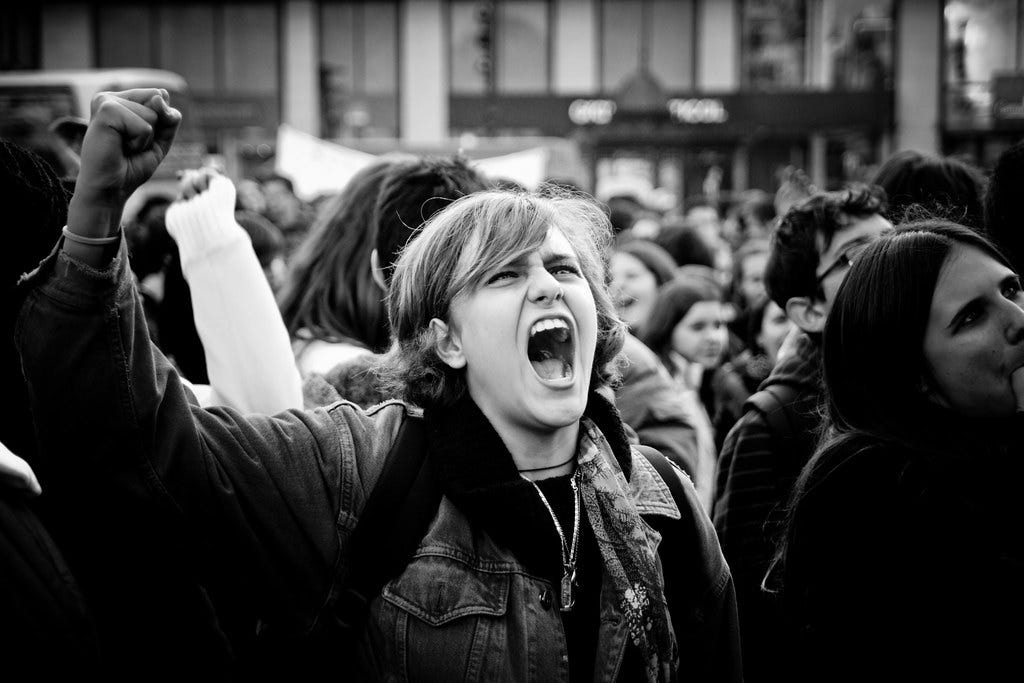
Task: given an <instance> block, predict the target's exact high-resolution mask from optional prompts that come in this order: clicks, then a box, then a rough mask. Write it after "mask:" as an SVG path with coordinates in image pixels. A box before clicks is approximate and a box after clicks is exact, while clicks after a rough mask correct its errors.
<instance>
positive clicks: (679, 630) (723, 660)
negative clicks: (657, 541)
mask: <svg viewBox="0 0 1024 683" xmlns="http://www.w3.org/2000/svg"><path fill="white" fill-rule="evenodd" d="M681 479H685V477H681ZM683 491H685V494H686V505H687V508H688V509H687V510H683V509H681V510H680V513H681V522H684V523H687V524H690V525H692V528H691V529H689V530H686V532H684V537H685V536H689V537H691V538H692V539H693V541H694V545H693V546H692V548H690V552H692V553H694V554H695V556H696V557H698V558H699V559H700V564H699V565H694V564H693V563H692V561H685V560H684V561H682V562H679V563H676V564H675V567H676V568H677V569H676V576H675V577H666V581H670V580H674V581H675V582H676V585H677V586H685V587H686V588H685V589H684V592H683V594H689V595H690V598H689V599H687V600H685V601H684V602H683V603H680V604H691V605H692V606H693V607H694V610H693V613H692V614H685V613H679V612H678V611H676V610H673V614H672V619H673V622H674V626H675V630H676V639H677V641H678V642H679V648H680V669H679V671H680V680H693V681H720V682H723V683H724V682H726V681H729V682H733V683H736V682H739V681H742V680H743V657H742V654H741V651H740V625H739V619H738V616H737V607H736V590H735V586H734V584H733V578H732V572H731V571H730V569H729V565H728V563H727V562H726V558H725V557H724V556H723V555H722V549H721V547H720V545H719V543H718V536H717V534H716V533H715V529H714V527H713V526H712V524H711V520H710V518H709V517H708V515H707V513H706V512H705V511H704V508H703V506H702V505H701V503H700V500H699V499H698V498H697V492H696V490H695V489H694V488H693V484H692V483H690V482H689V481H683ZM666 542H670V541H667V540H666ZM691 590H693V591H694V592H693V593H689V591H691ZM670 604H671V603H670Z"/></svg>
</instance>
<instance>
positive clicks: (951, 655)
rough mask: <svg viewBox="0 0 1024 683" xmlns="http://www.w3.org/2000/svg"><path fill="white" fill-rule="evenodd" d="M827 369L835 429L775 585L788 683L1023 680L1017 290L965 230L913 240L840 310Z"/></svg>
mask: <svg viewBox="0 0 1024 683" xmlns="http://www.w3.org/2000/svg"><path fill="white" fill-rule="evenodd" d="M894 293H899V295H898V296H894ZM823 368H824V378H825V384H826V386H827V387H828V390H827V403H826V405H827V426H828V429H827V431H826V434H825V438H824V439H823V441H822V443H821V444H820V446H819V448H818V450H817V452H816V453H815V455H814V457H813V458H812V460H811V461H810V462H809V463H808V464H807V466H806V467H805V468H804V470H803V471H802V472H801V474H800V478H799V480H798V481H797V483H796V486H795V487H794V491H793V496H792V499H791V501H790V504H789V506H790V509H789V513H788V517H787V522H786V527H785V533H784V535H783V539H782V544H781V545H780V548H779V552H778V556H777V562H776V564H775V566H774V567H773V569H772V571H771V573H770V575H769V577H768V579H767V582H766V584H767V587H768V588H770V589H775V590H781V599H782V605H783V607H784V612H785V614H786V623H787V625H788V626H789V627H790V629H791V633H792V634H793V644H794V650H793V653H792V658H791V662H792V664H793V665H794V669H793V670H792V671H791V674H792V677H791V678H790V680H801V681H804V680H806V681H821V680H829V681H865V680H893V681H909V680H920V681H965V680H976V681H994V680H1008V679H1011V678H1014V677H1016V674H1019V672H1020V655H1019V652H1020V643H1021V640H1022V638H1024V625H1022V622H1021V619H1020V615H1021V613H1022V612H1024V534H1022V533H1021V530H1022V528H1024V526H1022V523H1024V506H1022V504H1021V497H1020V482H1021V479H1022V475H1024V458H1022V455H1024V453H1022V448H1024V291H1022V289H1021V283H1020V278H1019V276H1018V275H1017V274H1016V273H1015V272H1014V271H1013V270H1012V268H1011V267H1010V265H1009V261H1008V260H1007V259H1006V258H1005V257H1004V256H1003V255H1002V254H1001V253H1000V252H999V251H997V250H996V248H995V247H993V246H992V244H991V243H990V242H989V241H988V240H987V239H986V238H984V237H982V236H981V235H979V234H978V233H976V232H974V231H972V230H970V229H968V228H966V227H964V226H959V225H956V224H952V223H948V222H945V221H939V220H932V221H925V222H921V223H912V224H908V225H906V226H903V227H902V228H900V229H897V231H895V232H894V233H892V234H890V235H886V236H884V237H882V238H881V239H880V240H878V241H877V242H876V243H875V244H873V245H872V246H870V247H868V249H867V250H866V251H865V252H864V253H863V254H862V255H861V256H860V258H859V259H858V261H857V262H856V263H855V264H854V266H853V267H852V269H851V270H850V273H849V275H848V276H847V278H846V280H845V282H844V283H843V285H842V286H841V287H840V289H839V291H838V293H837V294H836V298H835V302H834V305H833V308H832V313H831V315H830V316H829V320H828V322H827V324H826V326H825V332H824V344H823Z"/></svg>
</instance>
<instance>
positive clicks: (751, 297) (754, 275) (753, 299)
mask: <svg viewBox="0 0 1024 683" xmlns="http://www.w3.org/2000/svg"><path fill="white" fill-rule="evenodd" d="M767 263H768V252H762V253H757V254H749V255H747V256H746V257H744V259H743V263H742V265H741V273H742V277H741V279H740V283H739V285H740V294H741V295H742V296H743V301H744V302H745V303H746V305H747V307H751V306H753V305H754V304H756V303H757V302H758V301H760V300H761V299H762V298H763V297H764V295H765V291H764V268H765V266H766V265H767Z"/></svg>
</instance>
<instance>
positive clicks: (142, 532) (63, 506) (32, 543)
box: [0, 140, 234, 681]
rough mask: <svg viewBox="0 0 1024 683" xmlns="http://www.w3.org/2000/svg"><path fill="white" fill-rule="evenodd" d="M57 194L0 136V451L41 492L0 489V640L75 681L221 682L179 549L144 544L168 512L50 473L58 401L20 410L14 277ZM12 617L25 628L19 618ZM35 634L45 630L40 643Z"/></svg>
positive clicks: (229, 667)
mask: <svg viewBox="0 0 1024 683" xmlns="http://www.w3.org/2000/svg"><path fill="white" fill-rule="evenodd" d="M87 180H88V179H86V181H87ZM79 182H83V181H81V180H80V181H79ZM69 197H70V195H69V194H67V193H66V191H65V188H64V186H63V184H62V183H61V181H60V180H59V179H58V178H57V175H56V173H54V172H53V170H52V169H51V168H50V167H49V166H48V165H46V164H45V163H44V162H42V161H41V160H40V159H39V158H38V157H35V156H34V155H32V154H30V153H29V152H27V151H26V150H23V149H21V148H19V147H17V146H15V145H13V144H11V143H9V142H7V141H4V140H0V201H2V203H3V206H4V207H5V210H6V211H7V216H8V220H9V221H10V228H11V229H10V230H9V233H10V236H9V241H8V243H7V246H6V248H4V249H0V261H2V267H3V278H4V281H3V315H2V320H3V328H4V330H3V336H2V338H0V344H2V349H3V350H2V352H0V368H2V370H0V371H2V377H3V382H2V383H0V386H3V388H4V394H5V399H6V400H5V401H4V405H5V410H4V412H3V419H2V420H0V443H3V444H4V446H6V447H7V448H9V449H10V450H11V451H12V452H13V453H14V454H15V455H18V456H20V457H22V458H24V459H25V460H26V461H27V462H28V464H29V465H31V467H32V469H33V470H34V471H35V473H36V475H37V476H38V480H39V482H40V484H41V485H42V494H41V495H40V496H38V498H36V499H33V500H27V499H26V498H25V496H24V494H23V493H22V492H20V491H13V492H12V491H10V490H9V489H8V488H5V487H3V486H0V499H2V500H3V504H2V505H0V507H2V510H0V520H2V521H0V526H2V527H3V528H2V530H0V535H2V539H0V543H3V544H5V546H6V547H5V548H4V550H3V551H2V552H4V557H3V558H0V564H2V565H3V566H2V567H0V586H3V587H4V589H5V590H6V589H8V588H9V590H10V591H11V595H10V596H9V598H10V599H9V600H7V601H6V604H3V605H0V621H3V622H4V624H3V629H4V631H10V633H11V634H13V635H12V638H11V639H8V640H5V641H4V645H5V647H7V646H10V647H11V650H9V651H10V652H18V653H19V656H20V655H24V656H29V655H30V654H31V653H39V654H40V655H41V658H40V660H39V662H38V673H39V674H40V675H42V674H45V673H46V672H47V670H48V669H51V668H56V667H65V666H67V667H72V666H74V665H76V664H81V669H80V670H79V669H76V670H75V672H76V675H80V674H82V673H84V672H87V671H90V670H91V671H97V672H99V675H100V676H101V677H102V678H105V679H107V680H117V681H120V680H132V679H135V678H136V677H137V676H139V672H140V671H146V674H145V677H146V678H147V679H148V680H161V681H163V680H166V681H171V680H180V679H181V678H183V677H185V676H187V675H189V674H191V673H193V672H194V671H195V670H196V669H197V668H198V667H202V668H203V669H204V671H206V672H207V673H208V674H209V675H210V676H214V677H228V676H230V674H231V672H232V671H233V670H234V655H233V652H232V650H231V647H230V645H229V643H228V641H227V639H226V637H225V635H224V633H223V630H222V628H221V625H220V622H219V620H218V618H217V615H216V613H215V612H214V610H213V606H212V604H211V601H210V598H209V595H208V593H207V588H206V587H205V585H204V581H203V580H201V579H200V577H199V576H198V575H197V573H196V570H195V567H194V566H193V565H191V564H190V563H189V562H187V561H185V560H184V559H183V558H182V556H181V553H182V549H183V548H185V547H186V546H187V543H186V542H185V541H184V539H183V538H182V537H181V536H177V537H174V536H171V535H165V536H163V537H162V538H161V539H160V540H159V542H158V541H156V540H155V535H157V534H160V533H161V531H166V530H167V529H168V528H169V527H168V520H169V519H171V518H174V514H175V513H174V512H173V511H171V510H169V509H168V508H166V507H164V506H159V505H156V506H153V505H150V506H142V507H140V508H138V509H137V510H136V511H135V514H131V515H129V514H125V511H124V505H125V504H126V500H128V499H130V498H131V497H130V496H127V497H126V496H124V495H122V493H119V490H118V489H117V487H116V486H115V485H114V482H112V481H111V479H110V476H109V473H108V472H105V471H102V470H97V469H94V468H91V467H88V466H86V465H85V462H84V460H83V459H74V458H72V459H71V462H72V466H71V467H66V466H58V465H57V461H56V460H55V458H54V457H53V454H52V453H47V452H45V451H42V450H41V449H39V447H38V443H37V439H38V438H39V436H40V432H39V425H40V424H41V417H42V415H41V414H40V410H42V411H45V412H46V413H49V414H53V413H56V412H59V411H62V410H64V409H65V399H66V398H67V396H66V395H64V398H62V399H60V400H59V401H55V402H52V403H47V404H46V405H44V406H36V408H35V409H34V410H30V406H31V403H32V398H33V396H32V392H31V389H30V387H29V385H28V384H27V383H26V381H25V378H24V376H23V368H22V363H21V360H20V358H19V353H18V351H17V349H16V347H15V341H14V340H15V334H16V329H17V319H18V311H19V309H20V307H21V304H22V302H23V301H24V291H23V289H22V288H20V287H19V288H17V289H16V288H15V283H17V282H18V280H19V277H20V276H21V275H22V274H23V273H26V272H29V271H32V270H33V269H34V268H35V267H36V266H37V265H38V264H39V262H40V261H41V260H43V259H44V258H46V256H47V254H49V253H51V252H52V251H53V245H54V243H55V241H56V240H57V239H58V238H59V236H60V234H61V228H62V227H63V226H64V225H65V224H66V222H67V215H68V210H69V209H68V200H69ZM41 343H44V344H52V343H53V342H52V340H46V341H45V342H41ZM81 391H82V395H81V396H80V397H79V398H80V399H83V400H89V398H90V396H91V391H90V389H88V388H85V389H82V390H81ZM62 394H64V392H62ZM99 447H100V443H99V442H98V441H95V442H90V441H88V440H83V441H77V442H74V443H69V444H68V445H67V448H68V450H69V452H73V453H74V454H76V455H82V454H84V453H87V452H90V451H91V450H93V449H97V448H99ZM204 578H205V577H204ZM224 583H225V584H226V585H230V583H231V581H230V579H229V578H224ZM22 618H24V619H25V620H27V621H23V622H20V623H19V619H22ZM12 622H14V623H15V624H17V625H16V626H12V625H11V624H12ZM46 633H50V634H51V635H52V640H51V641H50V642H49V644H47V642H46V641H45V638H46V637H47V636H46V635H45V634H46ZM40 638H42V639H44V641H43V642H39V641H38V640H36V642H35V643H33V642H32V641H33V639H40ZM154 662H160V666H159V667H154V666H153V663H154Z"/></svg>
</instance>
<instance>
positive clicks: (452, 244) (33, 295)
mask: <svg viewBox="0 0 1024 683" xmlns="http://www.w3.org/2000/svg"><path fill="white" fill-rule="evenodd" d="M93 111H94V115H93V120H92V123H91V125H90V128H89V132H88V133H87V134H86V139H85V144H84V146H83V154H82V170H81V175H80V176H79V182H78V186H77V189H76V194H75V196H74V198H73V199H72V205H71V210H69V214H68V224H69V227H68V228H67V229H66V230H65V233H64V240H63V242H61V245H60V248H59V249H57V250H56V251H55V252H54V253H53V254H52V255H51V256H50V257H49V258H48V260H47V261H46V262H44V263H43V264H42V266H41V268H40V269H39V271H37V273H36V274H35V275H34V276H33V277H32V278H30V280H29V281H28V282H27V283H26V290H27V303H26V305H25V307H24V308H23V313H22V321H21V323H22V324H21V326H20V328H19V330H20V334H19V336H18V342H19V349H20V351H21V353H22V354H23V364H24V368H25V373H26V376H27V377H28V379H29V384H30V388H31V391H30V394H31V396H32V400H33V408H34V410H35V411H36V412H35V414H36V416H37V419H38V420H39V422H38V427H39V434H40V437H41V440H42V446H41V447H42V448H43V449H44V450H45V451H46V452H47V454H48V455H50V456H52V457H54V458H57V459H64V460H67V459H74V458H79V459H82V458H85V459H88V461H89V462H92V463H94V464H95V465H96V466H97V467H99V468H106V470H107V471H109V473H110V476H111V477H112V479H113V480H115V481H116V482H118V483H120V484H121V485H122V486H124V487H126V488H128V489H130V490H132V491H134V492H135V493H136V494H137V495H138V497H139V498H140V500H149V501H154V500H156V501H160V502H162V503H164V504H166V506H167V507H168V508H169V509H171V510H174V511H180V512H181V513H182V515H183V516H184V518H185V519H184V520H183V523H182V532H183V533H185V534H189V535H191V536H193V537H196V538H198V539H200V540H201V542H202V550H201V551H197V552H196V553H195V554H194V555H193V556H192V559H194V560H195V561H196V562H197V564H199V565H201V566H203V567H205V568H207V569H211V570H213V571H218V573H219V572H225V571H231V572H234V573H235V575H236V576H237V577H238V581H239V583H240V584H241V585H243V586H245V587H246V588H247V592H248V594H249V595H251V604H252V607H253V609H254V610H255V611H256V612H257V613H258V614H259V616H260V622H261V636H264V637H266V638H268V639H270V638H274V637H275V636H276V638H277V639H283V640H284V641H286V642H287V641H296V640H298V641H304V642H310V640H311V639H312V642H313V643H318V645H319V647H318V648H317V650H318V651H319V654H321V655H327V656H326V657H325V658H324V660H322V661H320V666H321V667H322V666H328V665H329V666H334V667H336V669H337V672H338V673H341V672H346V673H348V674H349V675H351V676H352V677H353V678H355V679H357V680H386V679H388V678H396V679H397V678H399V677H401V678H407V679H411V680H423V681H430V680H437V681H450V680H523V679H529V678H536V679H537V680H573V681H576V680H579V681H583V680H595V679H597V680H606V681H613V680H620V679H621V680H648V681H669V680H678V679H680V678H686V679H690V680H738V679H739V678H740V662H739V656H738V651H737V650H738V633H737V632H736V630H735V602H734V594H733V589H732V582H731V576H730V574H729V570H728V567H727V566H726V565H725V562H724V560H723V558H722V556H721V552H720V550H719V548H718V543H717V539H716V537H715V534H714V530H713V528H712V527H711V526H710V521H709V520H708V519H707V517H706V516H705V515H704V514H703V513H702V512H701V510H700V503H699V502H698V501H697V498H696V494H695V492H694V491H693V487H692V486H691V485H690V484H689V483H688V482H687V481H686V480H685V478H684V477H682V476H681V475H679V474H678V473H676V472H675V471H670V472H668V473H667V474H668V475H670V476H673V477H675V479H668V478H664V479H663V478H662V477H661V475H659V473H658V470H656V469H655V465H654V464H653V463H654V462H659V463H660V462H661V461H660V460H655V459H653V458H652V459H648V457H645V456H644V455H643V454H641V453H640V452H639V451H637V450H635V449H631V448H630V447H629V445H628V443H627V442H626V440H625V434H624V430H623V427H622V423H621V421H620V419H619V417H618V414H617V413H616V412H615V410H614V408H613V407H612V406H611V405H610V404H609V403H608V402H607V401H605V400H604V399H603V398H602V395H601V391H602V390H603V389H604V387H606V386H607V385H608V383H609V382H610V381H612V380H613V379H614V374H615V359H616V356H617V354H618V350H619V348H620V346H621V343H622V334H623V333H624V329H623V325H622V323H621V321H619V320H618V318H617V317H616V316H615V312H614V307H613V305H612V303H611V299H610V297H609V295H608V291H607V288H606V286H605V275H606V262H605V253H606V251H605V250H606V249H607V246H608V244H609V243H610V240H611V231H610V227H609V225H608V221H607V218H606V216H605V214H604V212H603V211H602V210H601V208H600V207H598V206H597V205H596V204H592V203H590V202H587V201H585V200H581V199H576V198H546V197H539V196H535V195H528V194H518V193H509V192H481V193H476V194H474V195H471V196H469V197H465V198H463V199H460V200H458V201H456V202H454V203H453V204H452V205H451V206H449V207H447V208H445V209H444V210H443V211H441V212H439V213H438V214H436V215H435V216H434V217H433V218H432V219H431V220H430V221H429V222H428V223H427V225H426V226H425V227H424V229H423V231H422V234H420V236H419V237H417V238H416V239H415V240H413V241H412V242H411V243H410V246H409V247H408V248H407V249H406V250H405V251H404V252H403V254H402V256H401V258H400V259H399V262H398V263H397V264H396V267H395V271H394V274H393V276H392V280H391V287H390V296H389V299H388V313H389V318H390V321H391V324H392V329H393V331H394V335H395V344H394V345H393V347H392V349H391V352H390V354H389V357H388V359H387V362H386V367H387V368H388V369H389V370H390V372H391V373H392V377H393V378H394V379H395V381H396V383H397V385H398V386H400V387H401V394H402V396H403V397H404V398H405V399H407V400H408V401H410V402H412V403H415V404H417V405H419V406H420V407H421V408H422V409H423V410H422V413H421V412H420V411H419V410H418V409H416V408H414V407H413V406H412V405H410V404H409V403H405V402H402V401H390V402H387V403H384V404H382V405H381V406H378V407H377V408H375V409H373V410H370V411H363V410H361V409H359V408H358V407H356V406H354V405H352V404H348V403H345V402H339V403H336V404H334V405H332V406H329V407H327V408H323V409H318V410H313V411H306V412H304V411H289V412H285V413H281V414H279V415H278V416H276V417H266V416H261V415H257V414H249V415H242V414H240V413H238V412H236V411H233V410H230V409H214V410H204V409H202V408H200V407H199V406H198V405H196V404H195V402H194V400H193V398H192V397H191V395H190V394H188V393H187V392H186V391H185V390H184V389H183V387H182V386H181V384H180V382H179V381H178V379H177V376H176V374H175V373H174V372H173V370H172V369H171V368H170V367H169V366H168V364H167V361H166V359H165V358H163V356H162V355H161V354H160V353H159V352H158V351H156V350H155V349H154V348H153V346H152V345H151V343H150V342H149V339H148V337H147V335H146V330H145V326H144V325H143V324H141V321H140V319H139V316H138V308H139V304H138V300H137V297H136V296H135V293H134V287H133V284H132V282H131V280H130V278H129V277H128V275H127V272H126V264H125V254H124V247H123V241H122V239H121V236H120V235H119V234H118V220H117V219H118V218H119V213H120V209H121V208H123V207H122V206H121V205H120V204H119V202H123V197H125V196H126V195H127V194H128V193H130V191H131V190H133V189H134V187H135V186H137V185H138V184H139V183H141V182H143V181H145V180H146V179H147V178H148V177H149V175H150V174H151V173H152V172H153V171H154V170H155V168H156V166H157V165H158V163H159V161H160V159H161V158H162V157H163V155H164V154H165V153H166V150H167V149H168V148H169V146H170V144H171V142H172V140H173V136H174V131H175V129H176V127H177V124H178V123H179V121H180V114H179V113H178V112H177V111H175V110H173V109H171V108H170V107H169V105H168V104H167V102H166V94H165V93H162V92H160V91H156V90H134V91H128V92H125V93H117V94H112V93H107V94H104V95H101V96H99V97H98V99H97V101H96V102H95V103H94V106H93ZM140 131H146V132H147V134H145V135H142V134H140ZM111 211H113V213H111ZM58 302H59V303H58ZM43 339H45V340H46V341H47V343H40V340H43ZM57 402H60V405H61V406H62V407H64V408H65V409H64V410H60V411H56V410H47V408H48V407H49V406H51V405H53V404H55V403H57ZM421 415H422V417H421ZM419 419H422V420H423V422H422V423H421V424H422V425H423V431H424V436H423V442H421V443H420V444H419V446H418V447H419V448H422V449H424V451H425V457H426V458H427V463H428V465H429V466H430V470H429V471H430V472H431V474H432V476H433V477H434V478H435V479H436V483H437V486H438V487H439V488H440V490H441V493H442V496H441V497H440V500H439V501H438V508H437V512H436V514H435V515H434V516H433V517H432V518H431V521H430V522H429V525H428V527H427V530H426V532H425V534H424V536H423V538H422V540H421V541H420V542H419V544H418V546H417V548H416V550H415V552H414V553H413V554H412V556H411V557H410V558H408V563H407V564H406V566H405V567H404V569H402V570H401V572H400V573H399V574H398V575H397V577H396V578H394V579H393V580H391V581H388V582H387V583H386V584H385V585H384V587H383V588H382V589H380V591H379V592H378V593H376V594H373V595H369V596H367V597H368V604H367V605H366V610H367V611H366V614H365V617H366V620H365V625H364V626H362V628H361V629H360V630H359V631H358V632H357V637H356V638H355V639H354V640H352V641H348V642H347V643H346V642H345V641H343V640H342V638H341V634H340V633H339V632H338V631H336V630H331V629H332V627H333V628H337V626H338V621H337V620H338V618H339V616H340V615H339V612H338V611H337V610H339V609H340V608H341V607H342V606H343V605H342V604H341V603H339V601H338V597H339V591H340V589H341V587H342V586H343V585H344V582H345V580H346V579H347V578H348V577H349V575H350V573H351V572H352V571H353V569H354V568H355V567H358V566H360V563H361V562H366V561H367V558H364V557H357V556H354V554H353V552H352V548H351V547H350V546H349V542H350V540H351V534H352V533H353V530H357V529H358V523H359V521H360V516H361V515H362V514H363V513H364V511H365V506H366V505H367V500H368V498H370V497H371V496H372V495H373V492H374V488H375V486H376V485H377V484H378V483H379V481H380V477H381V476H382V474H381V466H382V462H383V460H384V459H385V456H386V454H388V453H389V452H390V450H391V448H392V446H393V445H394V440H395V438H396V434H397V433H398V432H399V431H400V430H402V429H403V427H404V426H405V425H407V424H410V423H411V421H415V420H419ZM90 438H92V439H96V440H97V442H98V443H97V446H96V447H95V448H91V449H88V451H87V452H85V453H78V452H74V453H73V452H72V451H75V450H76V449H73V448H72V447H71V446H72V444H76V443H79V442H81V441H82V440H85V439H90ZM658 457H661V456H658ZM665 465H667V466H668V467H670V468H671V465H668V464H667V463H665ZM676 484H678V485H679V487H678V489H677V487H676ZM670 487H671V488H670ZM679 489H681V490H679ZM673 490H677V492H678V494H679V502H678V503H677V502H676V501H677V497H676V496H675V495H673V493H672V491H673ZM129 507H130V506H129ZM130 511H131V510H130V509H127V508H126V513H129V512H130ZM641 515H643V517H642V516H641ZM645 519H648V520H650V523H656V524H658V525H659V527H660V528H662V529H663V530H664V533H661V534H659V533H657V532H655V531H654V530H653V529H652V527H651V526H650V525H649V523H645V522H644V520H645ZM671 548H674V550H672V551H671V552H673V553H674V555H672V556H671V557H673V562H675V563H677V566H679V567H681V569H679V570H678V571H676V572H669V571H665V570H664V569H663V561H664V560H666V559H667V558H668V557H669V555H668V554H667V553H669V552H670V549H671ZM660 551H663V552H664V553H665V554H664V555H663V554H660ZM356 616H359V615H356ZM317 637H319V638H323V639H324V640H319V641H318V640H316V638H317ZM346 644H348V645H351V650H350V651H351V652H352V656H351V657H349V658H345V659H342V658H341V657H340V653H342V652H344V651H345V646H346ZM318 661H319V660H318ZM309 663H310V661H309V660H306V659H301V658H296V659H295V660H294V661H293V662H292V664H293V666H294V667H296V668H301V667H303V666H304V665H305V666H308V665H309ZM292 673H293V674H294V672H292ZM318 673H320V674H322V673H323V670H322V669H321V670H319V671H318Z"/></svg>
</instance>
